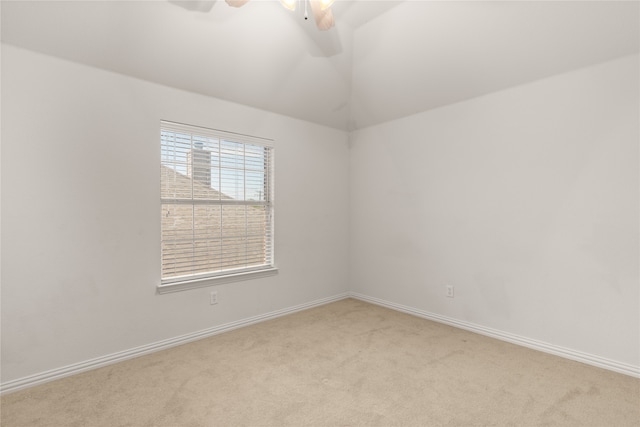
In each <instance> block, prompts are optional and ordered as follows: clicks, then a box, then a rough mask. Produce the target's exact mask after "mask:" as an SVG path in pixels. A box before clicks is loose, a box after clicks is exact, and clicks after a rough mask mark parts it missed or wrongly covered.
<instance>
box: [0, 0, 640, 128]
mask: <svg viewBox="0 0 640 427" xmlns="http://www.w3.org/2000/svg"><path fill="white" fill-rule="evenodd" d="M176 3H178V4H176ZM333 9H334V15H335V18H336V27H335V28H333V29H332V30H330V31H327V32H319V31H317V30H316V29H315V25H314V24H313V22H312V20H311V19H310V20H309V21H304V19H303V17H302V15H301V12H300V11H298V12H294V13H291V12H289V11H287V10H285V9H284V8H282V7H281V6H280V4H279V3H278V2H277V1H269V0H266V1H265V0H262V1H260V0H252V1H250V2H249V3H247V4H246V5H245V6H244V7H242V8H239V9H237V8H231V7H228V6H227V5H226V4H225V3H224V1H222V0H218V1H195V2H194V1H192V2H186V3H185V2H183V3H180V0H172V1H165V0H158V1H153V0H147V1H77V2H76V1H55V0H47V1H3V2H2V5H1V10H0V13H1V14H2V27H1V29H2V33H1V37H2V42H3V43H8V44H12V45H15V46H19V47H23V48H26V49H30V50H33V51H37V52H41V53H45V54H49V55H54V56H58V57H61V58H65V59H68V60H72V61H76V62H80V63H83V64H87V65H90V66H94V67H99V68H103V69H106V70H110V71H114V72H118V73H122V74H127V75H130V76H133V77H137V78H140V79H144V80H148V81H152V82H156V83H160V84H163V85H167V86H172V87H176V88H180V89H184V90H189V91H193V92H197V93H201V94H204V95H209V96H213V97H216V98H221V99H225V100H229V101H233V102H238V103H241V104H245V105H250V106H254V107H257V108H261V109H265V110H270V111H273V112H276V113H280V114H285V115H288V116H292V117H296V118H300V119H303V120H308V121H311V122H315V123H319V124H322V125H326V126H330V127H334V128H338V129H343V130H352V129H358V128H362V127H366V126H370V125H373V124H377V123H381V122H385V121H388V120H392V119H396V118H399V117H403V116H407V115H410V114H414V113H417V112H420V111H424V110H427V109H430V108H436V107H439V106H443V105H447V104H451V103H454V102H458V101H461V100H465V99H469V98H473V97H477V96H480V95H483V94H486V93H490V92H494V91H497V90H501V89H505V88H508V87H512V86H515V85H518V84H522V83H526V82H530V81H533V80H537V79H541V78H545V77H548V76H551V75H554V74H558V73H562V72H565V71H569V70H572V69H575V68H580V67H584V66H588V65H591V64H595V63H598V62H602V61H606V60H609V59H613V58H616V57H619V56H623V55H628V54H632V53H637V52H638V50H639V39H640V25H639V16H640V9H639V3H638V2H637V1H623V2H616V1H586V2H580V1H531V2H529V1H493V2H491V1H479V0H476V1H410V0H407V1H402V2H400V1H372V0H369V1H365V0H355V1H354V0H337V1H336V3H335V4H334V7H333Z"/></svg>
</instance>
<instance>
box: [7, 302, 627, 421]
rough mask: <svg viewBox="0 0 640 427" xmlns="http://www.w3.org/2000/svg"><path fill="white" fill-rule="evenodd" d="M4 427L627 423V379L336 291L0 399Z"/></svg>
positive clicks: (623, 376)
mask: <svg viewBox="0 0 640 427" xmlns="http://www.w3.org/2000/svg"><path fill="white" fill-rule="evenodd" d="M1 405H2V406H1V409H2V414H1V418H0V419H1V421H2V426H4V427H17V426H29V427H37V426H56V427H58V426H82V427H94V426H95V427H98V426H110V427H111V426H599V427H600V426H603V427H604V426H639V425H640V380H639V379H636V378H632V377H629V376H625V375H621V374H617V373H614V372H610V371H606V370H603V369H599V368H595V367H591V366H587V365H584V364H581V363H578V362H573V361H570V360H566V359H562V358H559V357H556V356H552V355H548V354H545V353H541V352H537V351H534V350H530V349H527V348H523V347H519V346H516V345H512V344H509V343H505V342H502V341H498V340H495V339H491V338H487V337H484V336H481V335H477V334H474V333H471V332H467V331H464V330H460V329H456V328H452V327H449V326H446V325H442V324H438V323H435V322H431V321H428V320H425V319H421V318H418V317H413V316H410V315H407V314H403V313H399V312H395V311H393V310H389V309H386V308H383V307H378V306H375V305H371V304H368V303H364V302H361V301H357V300H353V299H347V300H342V301H338V302H335V303H332V304H328V305H325V306H322V307H317V308H313V309H310V310H306V311H303V312H299V313H295V314H292V315H288V316H285V317H281V318H278V319H274V320H270V321H267V322H263V323H260V324H257V325H253V326H249V327H245V328H242V329H238V330H235V331H232V332H227V333H224V334H220V335H217V336H214V337H210V338H206V339H203V340H200V341H197V342H193V343H190V344H186V345H182V346H179V347H175V348H172V349H169V350H164V351H161V352H157V353H154V354H151V355H148V356H143V357H139V358H136V359H132V360H129V361H125V362H121V363H118V364H115V365H111V366H108V367H104V368H100V369H96V370H93V371H90V372H86V373H82V374H79V375H75V376H72V377H68V378H64V379H61V380H58V381H54V382H50V383H47V384H43V385H40V386H37V387H32V388H30V389H26V390H21V391H18V392H15V393H11V394H8V395H5V396H3V397H2V399H1Z"/></svg>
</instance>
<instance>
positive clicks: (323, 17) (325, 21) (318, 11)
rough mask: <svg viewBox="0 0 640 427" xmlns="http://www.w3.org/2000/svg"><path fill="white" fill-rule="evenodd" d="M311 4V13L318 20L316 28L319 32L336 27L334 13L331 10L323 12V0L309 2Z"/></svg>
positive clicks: (310, 0)
mask: <svg viewBox="0 0 640 427" xmlns="http://www.w3.org/2000/svg"><path fill="white" fill-rule="evenodd" d="M309 3H310V4H311V12H313V17H314V18H315V20H316V26H317V27H318V29H319V30H322V31H326V30H328V29H330V28H331V27H333V26H334V25H335V20H334V19H333V12H331V9H324V10H322V1H321V0H309Z"/></svg>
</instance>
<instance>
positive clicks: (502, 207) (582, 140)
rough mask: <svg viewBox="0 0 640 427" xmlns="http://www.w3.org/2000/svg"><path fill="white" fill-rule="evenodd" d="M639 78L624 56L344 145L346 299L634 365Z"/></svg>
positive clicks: (637, 362) (637, 346)
mask: <svg viewBox="0 0 640 427" xmlns="http://www.w3.org/2000/svg"><path fill="white" fill-rule="evenodd" d="M638 75H639V67H638V55H632V56H627V57H623V58H621V59H617V60H614V61H611V62H607V63H603V64H599V65H596V66H592V67H588V68H583V69H579V70H577V71H573V72H569V73H566V74H562V75H557V76H554V77H551V78H548V79H545V80H541V81H537V82H533V83H530V84H526V85H522V86H518V87H514V88H512V89H509V90H504V91H501V92H497V93H494V94H490V95H486V96H483V97H480V98H476V99H473V100H469V101H466V102H461V103H458V104H453V105H450V106H447V107H444V108H439V109H435V110H431V111H427V112H423V113H420V114H417V115H414V116H410V117H405V118H403V119H399V120H396V121H392V122H388V123H385V124H381V125H378V126H374V127H370V128H367V129H363V130H360V131H357V132H354V133H353V134H352V135H351V141H350V144H351V149H350V194H351V197H350V200H351V208H350V217H351V222H350V236H351V238H350V245H351V248H350V262H351V269H350V286H351V289H352V290H353V291H355V292H358V293H361V294H364V295H368V296H370V297H374V298H379V299H382V300H385V301H387V302H391V303H395V304H401V305H405V306H408V307H413V308H416V309H418V310H421V311H423V312H426V313H433V314H438V315H442V316H446V317H449V318H452V319H457V320H460V321H464V322H469V323H473V324H476V325H480V326H483V327H488V328H495V329H497V330H499V331H503V332H506V333H509V334H512V335H517V336H521V337H525V338H528V339H535V340H540V341H542V342H545V343H548V344H552V345H555V346H562V347H566V348H568V349H572V350H575V351H580V352H584V353H587V354H589V355H594V356H598V357H602V358H606V359H608V360H613V361H617V362H620V363H624V364H630V365H632V366H635V367H640V343H639V337H640V329H639V328H640V319H639V313H640V307H639V297H640V295H639V289H638V287H639V278H638V259H639V253H638V218H639V213H638V141H639V137H640V136H639V118H638V117H639V110H638V105H639V95H638V91H639V85H638ZM447 284H451V285H454V286H455V298H453V299H451V298H446V297H445V285H447Z"/></svg>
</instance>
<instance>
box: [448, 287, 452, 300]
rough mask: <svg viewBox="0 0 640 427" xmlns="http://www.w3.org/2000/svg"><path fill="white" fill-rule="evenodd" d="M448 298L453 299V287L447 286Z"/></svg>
mask: <svg viewBox="0 0 640 427" xmlns="http://www.w3.org/2000/svg"><path fill="white" fill-rule="evenodd" d="M447 297H448V298H453V285H447Z"/></svg>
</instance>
